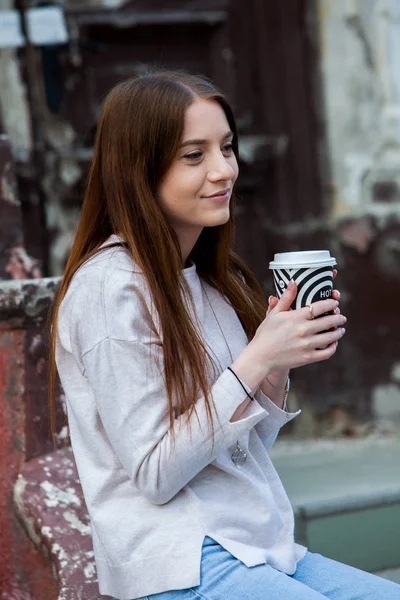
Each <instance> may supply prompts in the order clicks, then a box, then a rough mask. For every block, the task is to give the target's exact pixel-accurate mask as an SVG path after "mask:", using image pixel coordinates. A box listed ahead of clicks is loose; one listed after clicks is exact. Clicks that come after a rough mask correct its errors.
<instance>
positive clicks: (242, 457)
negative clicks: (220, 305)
mask: <svg viewBox="0 0 400 600" xmlns="http://www.w3.org/2000/svg"><path fill="white" fill-rule="evenodd" d="M200 285H201V289H202V290H203V292H204V295H205V297H206V298H207V301H208V304H209V306H210V308H211V311H212V313H213V315H214V319H215V321H216V323H217V325H218V329H219V330H220V332H221V335H222V337H223V339H224V342H225V345H226V347H227V349H228V352H229V356H230V359H231V363H232V362H233V356H232V352H231V349H230V347H229V344H228V341H227V339H226V337H225V334H224V332H223V329H222V327H221V325H220V322H219V320H218V317H217V315H216V314H215V310H214V308H213V305H212V304H211V300H210V298H209V297H208V294H207V291H206V289H205V287H204V285H203V282H202V281H201V280H200ZM231 460H232V462H233V463H234V464H235V465H236V466H239V465H243V464H244V463H245V462H246V460H247V454H246V452H245V451H244V450H243V448H241V447H240V444H239V440H237V441H236V448H235V450H234V451H233V452H232V454H231Z"/></svg>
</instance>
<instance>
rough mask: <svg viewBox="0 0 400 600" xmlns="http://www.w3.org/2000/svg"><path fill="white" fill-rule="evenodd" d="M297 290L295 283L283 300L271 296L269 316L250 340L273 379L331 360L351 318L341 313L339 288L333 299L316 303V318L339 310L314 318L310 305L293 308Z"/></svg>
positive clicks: (314, 312) (314, 308)
mask: <svg viewBox="0 0 400 600" xmlns="http://www.w3.org/2000/svg"><path fill="white" fill-rule="evenodd" d="M334 276H336V272H335V273H334ZM296 293H297V286H296V284H295V283H292V284H291V285H289V286H288V288H287V290H286V291H285V293H284V294H283V295H282V296H281V298H280V299H279V300H278V299H270V303H269V304H270V305H269V308H268V311H267V316H266V318H265V319H264V321H263V322H262V323H261V325H260V326H259V328H258V329H257V332H256V334H255V336H254V338H253V340H252V341H251V342H250V344H252V345H253V347H254V348H256V349H257V352H256V356H257V357H258V360H261V361H263V363H264V365H266V366H267V365H268V366H269V369H268V379H269V381H270V382H271V375H274V376H277V375H278V373H277V371H278V372H279V371H286V372H287V371H288V370H289V369H291V368H295V367H299V366H303V365H306V364H311V363H314V362H320V361H323V360H327V359H328V358H330V357H331V356H332V355H333V354H334V353H335V351H336V347H337V342H338V340H340V339H341V338H342V336H343V335H344V333H345V330H344V329H343V328H342V327H341V326H342V325H344V323H345V322H346V320H347V319H346V317H344V316H342V315H341V314H340V312H339V313H337V308H338V306H339V302H338V300H336V299H335V297H336V298H338V297H340V293H339V292H337V290H335V292H334V294H333V296H334V297H333V298H331V299H329V300H320V301H318V302H314V303H313V314H314V316H315V317H319V316H320V315H322V314H324V313H327V312H332V311H336V312H335V314H332V315H327V316H324V317H320V318H318V319H311V318H310V310H309V308H308V307H305V308H301V309H298V310H290V306H291V304H292V302H293V300H294V299H295V297H296ZM328 330H331V331H328ZM281 376H282V375H281Z"/></svg>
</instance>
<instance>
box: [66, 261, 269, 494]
mask: <svg viewBox="0 0 400 600" xmlns="http://www.w3.org/2000/svg"><path fill="white" fill-rule="evenodd" d="M129 260H130V259H128V258H125V257H124V255H123V254H121V253H119V254H118V255H117V254H116V253H115V254H114V256H113V262H111V261H110V266H109V267H107V269H105V267H104V264H106V263H105V262H104V261H103V262H99V263H98V264H97V265H95V266H94V267H93V268H92V269H90V270H89V269H87V270H86V272H85V274H82V276H81V277H80V279H79V280H76V281H75V284H74V286H73V287H72V286H71V290H70V291H71V296H73V297H74V309H73V311H72V309H71V311H70V312H68V311H67V310H66V313H68V321H69V339H70V342H68V343H67V341H66V346H67V347H69V348H70V351H71V352H72V354H73V356H74V359H75V361H76V363H77V365H78V366H79V368H80V370H81V372H82V374H83V375H84V376H85V378H86V380H87V382H88V387H89V389H90V390H91V392H92V394H93V400H94V404H95V406H96V409H97V411H98V414H99V417H100V419H101V422H102V426H103V428H104V431H105V434H106V435H107V438H108V440H109V442H110V444H111V446H112V447H113V450H114V452H115V454H116V456H117V457H118V459H119V461H120V463H121V464H122V466H123V468H124V470H125V471H126V473H127V474H128V476H129V477H130V479H131V481H132V484H133V485H134V486H136V488H137V489H138V490H139V491H140V493H141V494H143V496H144V497H146V498H147V499H148V500H149V501H150V502H152V503H154V504H164V503H166V502H168V501H169V500H170V499H171V498H173V497H174V496H175V495H176V494H177V493H178V492H179V491H180V490H181V489H182V488H183V487H184V486H185V485H186V484H187V483H188V482H189V481H190V480H191V479H193V478H194V477H195V476H196V475H197V474H198V473H199V472H200V471H201V470H202V469H204V468H205V467H206V466H207V465H208V464H210V463H211V462H213V461H214V460H215V458H216V456H217V454H218V453H219V452H220V451H221V450H224V449H226V448H228V447H229V446H231V445H232V444H234V443H235V441H236V440H237V439H238V437H240V436H241V435H243V434H244V433H247V432H248V431H249V430H250V429H252V428H253V427H254V426H255V425H256V423H258V422H259V421H260V420H261V419H263V418H264V417H265V416H266V415H267V412H266V411H265V410H264V408H262V407H261V406H260V405H259V404H258V403H256V402H254V403H252V404H253V406H252V407H251V409H250V410H249V411H248V412H247V413H246V417H245V418H242V419H241V420H239V421H235V422H234V423H231V422H230V419H231V417H232V415H233V414H234V412H235V411H236V409H237V408H238V406H239V405H240V404H241V403H242V402H243V401H244V400H245V398H246V394H245V392H244V390H243V389H242V387H241V386H240V383H239V382H238V381H237V380H236V379H235V377H234V376H233V375H232V374H231V373H230V372H229V371H228V370H226V371H223V372H222V374H221V375H220V376H219V377H218V378H217V379H216V380H215V381H210V392H211V394H212V398H213V401H214V410H213V411H212V412H213V424H214V444H213V436H212V429H211V426H210V424H209V419H208V415H207V409H206V404H205V399H204V398H203V397H199V398H198V399H197V402H196V411H197V416H196V414H195V413H194V414H192V417H191V419H190V424H188V423H187V414H185V413H184V414H182V415H180V416H178V417H177V418H175V421H174V435H173V432H172V431H171V429H170V422H169V406H168V398H167V393H166V386H165V382H164V377H163V373H164V362H163V345H162V334H161V332H160V330H159V322H158V315H157V313H156V312H155V311H154V307H153V305H152V302H151V297H150V294H149V290H148V287H147V286H146V281H145V280H144V277H143V276H140V275H139V274H137V273H132V264H131V262H129ZM83 275H84V276H83ZM65 316H67V315H65ZM210 399H211V397H210Z"/></svg>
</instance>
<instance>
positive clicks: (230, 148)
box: [223, 142, 233, 152]
mask: <svg viewBox="0 0 400 600" xmlns="http://www.w3.org/2000/svg"><path fill="white" fill-rule="evenodd" d="M223 151H224V152H232V151H233V144H232V142H229V144H225V146H224V147H223Z"/></svg>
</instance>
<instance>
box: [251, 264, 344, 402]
mask: <svg viewBox="0 0 400 600" xmlns="http://www.w3.org/2000/svg"><path fill="white" fill-rule="evenodd" d="M336 276H337V270H336V269H334V270H333V279H335V278H336ZM332 298H333V299H334V300H337V301H339V300H340V292H339V290H333V291H332ZM278 302H279V300H278V298H277V297H276V296H270V297H269V299H268V310H267V313H266V316H268V315H269V314H270V312H271V311H272V310H273V309H274V308H275V307H276V305H277V304H278ZM334 312H335V314H340V308H339V306H337V307H336V308H335V310H334ZM337 343H338V342H336V344H337ZM289 372H290V370H289V369H275V370H273V371H271V372H270V373H269V374H268V376H267V377H265V379H264V380H263V381H262V383H261V385H260V389H261V390H262V391H263V393H264V394H265V395H266V396H268V397H269V398H270V399H271V400H273V402H275V404H277V406H279V407H280V408H282V406H283V401H284V389H285V385H286V381H287V379H288V377H289Z"/></svg>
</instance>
